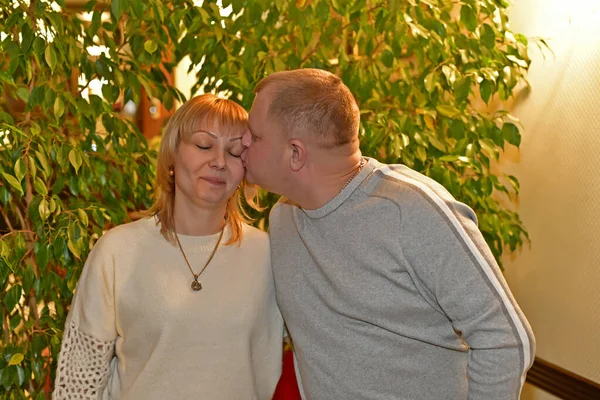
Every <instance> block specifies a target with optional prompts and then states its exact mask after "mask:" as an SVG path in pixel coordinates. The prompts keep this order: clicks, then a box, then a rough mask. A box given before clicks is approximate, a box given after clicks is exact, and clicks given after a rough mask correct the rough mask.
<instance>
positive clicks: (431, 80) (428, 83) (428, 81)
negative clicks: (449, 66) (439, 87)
mask: <svg viewBox="0 0 600 400" xmlns="http://www.w3.org/2000/svg"><path fill="white" fill-rule="evenodd" d="M435 82H436V79H435V72H432V73H430V74H429V75H427V76H426V77H425V81H424V83H425V89H426V90H427V91H428V92H429V93H431V92H433V89H435Z"/></svg>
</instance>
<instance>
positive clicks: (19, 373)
mask: <svg viewBox="0 0 600 400" xmlns="http://www.w3.org/2000/svg"><path fill="white" fill-rule="evenodd" d="M16 368H17V383H18V384H19V386H22V385H23V382H25V371H23V367H21V366H20V365H17V366H16Z"/></svg>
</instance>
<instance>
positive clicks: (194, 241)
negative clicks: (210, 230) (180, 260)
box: [147, 216, 231, 253]
mask: <svg viewBox="0 0 600 400" xmlns="http://www.w3.org/2000/svg"><path fill="white" fill-rule="evenodd" d="M147 228H149V229H150V230H152V231H153V233H154V234H155V236H158V237H159V238H160V239H161V240H166V239H165V238H164V237H163V236H162V235H161V233H160V221H158V218H157V217H156V216H154V217H151V218H148V221H147ZM224 229H225V231H224V232H223V238H222V239H221V244H220V245H219V246H223V243H225V242H227V241H228V240H229V238H230V237H231V227H230V225H229V224H226V225H225V228H224ZM220 234H221V232H220V231H219V232H217V233H215V234H212V235H203V236H191V235H183V234H181V233H180V234H178V235H177V237H178V238H179V242H181V247H183V249H184V251H185V252H186V253H211V252H212V251H213V249H214V248H215V245H216V244H217V240H219V235H220ZM174 246H175V247H177V245H174Z"/></svg>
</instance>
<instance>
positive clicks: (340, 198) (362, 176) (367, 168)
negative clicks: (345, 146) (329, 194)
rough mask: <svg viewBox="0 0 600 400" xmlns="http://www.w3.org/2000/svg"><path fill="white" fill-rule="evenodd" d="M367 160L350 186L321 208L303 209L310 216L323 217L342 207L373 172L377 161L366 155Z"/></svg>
mask: <svg viewBox="0 0 600 400" xmlns="http://www.w3.org/2000/svg"><path fill="white" fill-rule="evenodd" d="M364 158H365V160H366V161H367V162H366V164H365V165H364V167H363V168H362V170H361V171H360V172H359V173H358V174H357V175H356V176H355V177H354V178H353V179H352V180H351V181H350V183H348V186H346V187H345V188H343V189H342V190H341V191H340V192H339V193H338V194H337V195H336V196H335V197H334V198H333V199H331V200H329V202H328V203H327V204H325V205H324V206H322V207H321V208H317V209H315V210H306V209H302V211H303V212H304V213H305V214H306V215H307V216H308V217H309V218H322V217H325V216H326V215H328V214H330V213H331V212H333V211H335V210H336V209H337V208H338V207H340V206H341V205H342V204H344V202H345V201H346V200H347V199H348V198H349V197H350V196H352V193H354V191H355V190H356V189H358V187H359V186H360V185H361V184H362V183H363V182H364V181H365V180H366V179H367V177H368V176H369V175H371V172H373V170H374V169H375V167H376V164H377V161H376V160H375V159H374V158H370V157H364Z"/></svg>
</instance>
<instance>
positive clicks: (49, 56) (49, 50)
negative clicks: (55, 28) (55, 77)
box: [44, 45, 56, 72]
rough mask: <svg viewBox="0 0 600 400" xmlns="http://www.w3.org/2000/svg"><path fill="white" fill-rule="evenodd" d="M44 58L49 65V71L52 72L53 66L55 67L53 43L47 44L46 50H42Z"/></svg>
mask: <svg viewBox="0 0 600 400" xmlns="http://www.w3.org/2000/svg"><path fill="white" fill-rule="evenodd" d="M44 59H45V60H46V63H47V64H48V66H49V67H50V71H51V72H54V67H56V51H55V50H54V46H53V45H48V46H47V47H46V51H45V52H44Z"/></svg>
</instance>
